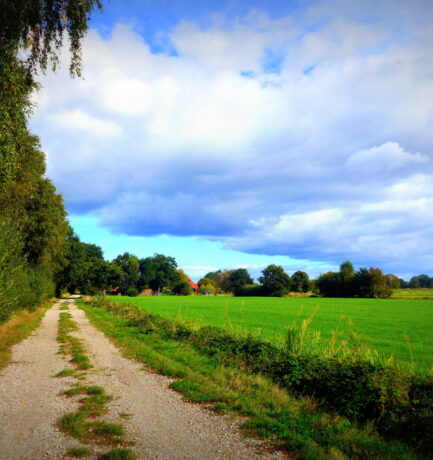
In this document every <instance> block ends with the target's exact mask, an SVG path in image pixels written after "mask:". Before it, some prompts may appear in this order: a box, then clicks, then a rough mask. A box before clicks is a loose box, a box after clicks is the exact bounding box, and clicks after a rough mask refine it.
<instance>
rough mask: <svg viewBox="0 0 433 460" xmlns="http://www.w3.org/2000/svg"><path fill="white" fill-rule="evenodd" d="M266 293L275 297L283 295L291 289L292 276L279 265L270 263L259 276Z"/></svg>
mask: <svg viewBox="0 0 433 460" xmlns="http://www.w3.org/2000/svg"><path fill="white" fill-rule="evenodd" d="M259 282H260V284H261V285H262V286H263V289H264V291H265V293H266V294H267V295H269V296H273V297H281V296H283V295H284V294H286V293H287V292H289V290H290V277H289V275H288V274H287V273H286V272H285V271H284V269H283V267H281V266H279V265H274V264H272V265H268V266H267V267H266V268H265V269H264V270H263V271H262V276H261V277H260V278H259Z"/></svg>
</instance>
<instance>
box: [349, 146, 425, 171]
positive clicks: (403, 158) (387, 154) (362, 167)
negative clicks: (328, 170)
mask: <svg viewBox="0 0 433 460" xmlns="http://www.w3.org/2000/svg"><path fill="white" fill-rule="evenodd" d="M429 161H430V159H429V158H428V157H427V156H425V155H421V154H420V153H415V154H411V153H408V152H405V151H404V149H403V148H402V147H400V145H399V144H398V143H397V142H386V143H385V144H382V145H379V146H374V147H371V148H370V149H363V150H359V151H358V152H355V153H354V154H353V155H351V156H350V157H349V158H348V160H347V162H346V165H347V167H348V169H349V170H351V171H355V172H357V173H367V174H381V173H385V172H387V171H393V170H396V169H400V168H409V167H411V166H419V165H421V164H423V163H428V162H429Z"/></svg>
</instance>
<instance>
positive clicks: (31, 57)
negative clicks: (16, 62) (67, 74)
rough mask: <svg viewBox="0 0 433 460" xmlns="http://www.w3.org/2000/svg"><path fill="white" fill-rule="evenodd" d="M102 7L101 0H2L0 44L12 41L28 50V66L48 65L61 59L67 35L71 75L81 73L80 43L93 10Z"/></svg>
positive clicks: (31, 67) (32, 68)
mask: <svg viewBox="0 0 433 460" xmlns="http://www.w3.org/2000/svg"><path fill="white" fill-rule="evenodd" d="M95 8H98V9H102V4H101V2H100V1H99V0H80V1H74V0H63V1H61V2H58V1H54V0H43V1H39V2H35V1H34V0H14V1H13V2H11V1H9V0H1V1H0V12H1V13H0V46H5V45H6V44H13V45H14V46H15V47H16V49H18V48H21V49H25V50H26V52H27V54H28V60H27V63H28V66H29V68H30V69H31V70H34V69H35V67H36V66H37V65H39V66H40V67H41V68H42V69H43V70H45V69H46V68H47V65H48V62H49V60H50V59H51V61H52V63H53V66H54V67H55V64H56V63H57V62H58V54H59V52H60V50H61V47H62V44H63V41H64V36H65V35H67V39H68V42H69V49H70V52H71V55H72V59H71V66H70V70H71V74H76V75H79V74H80V42H81V40H82V38H83V37H84V35H85V33H86V31H87V23H88V21H89V19H90V13H91V12H92V11H93V10H94V9H95Z"/></svg>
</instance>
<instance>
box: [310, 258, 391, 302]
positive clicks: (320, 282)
mask: <svg viewBox="0 0 433 460" xmlns="http://www.w3.org/2000/svg"><path fill="white" fill-rule="evenodd" d="M395 278H396V277H394V275H384V274H383V272H382V270H380V269H379V268H374V267H370V268H369V269H368V270H367V268H360V269H359V270H358V271H357V272H355V273H354V270H353V266H352V264H351V263H350V262H348V261H346V262H344V263H343V264H341V266H340V271H339V272H327V273H324V274H322V275H320V276H319V277H318V278H317V280H316V287H317V289H318V290H319V292H320V293H321V294H322V295H323V296H325V297H364V298H387V297H389V296H390V295H391V293H392V285H393V284H395V283H396V281H395Z"/></svg>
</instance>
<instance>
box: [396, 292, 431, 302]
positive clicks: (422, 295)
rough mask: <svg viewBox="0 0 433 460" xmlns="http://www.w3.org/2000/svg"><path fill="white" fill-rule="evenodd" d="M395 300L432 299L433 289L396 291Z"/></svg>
mask: <svg viewBox="0 0 433 460" xmlns="http://www.w3.org/2000/svg"><path fill="white" fill-rule="evenodd" d="M391 297H392V298H393V299H432V300H433V289H394V291H393V293H392V296H391Z"/></svg>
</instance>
